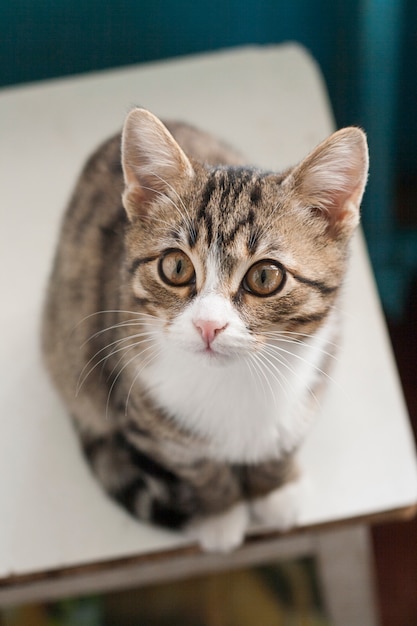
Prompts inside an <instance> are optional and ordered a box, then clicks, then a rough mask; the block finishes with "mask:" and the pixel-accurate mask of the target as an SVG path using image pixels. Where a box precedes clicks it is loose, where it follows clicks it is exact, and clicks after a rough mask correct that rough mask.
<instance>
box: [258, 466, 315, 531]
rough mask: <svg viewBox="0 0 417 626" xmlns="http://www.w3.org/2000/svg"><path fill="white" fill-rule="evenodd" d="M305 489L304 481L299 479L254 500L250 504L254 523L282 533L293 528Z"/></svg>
mask: <svg viewBox="0 0 417 626" xmlns="http://www.w3.org/2000/svg"><path fill="white" fill-rule="evenodd" d="M305 489H306V482H305V479H304V478H300V479H297V480H294V481H291V482H289V483H286V484H285V485H283V486H282V487H279V488H278V489H275V490H274V491H271V492H270V493H268V494H267V495H266V496H263V497H261V498H256V499H255V500H253V501H252V503H251V505H252V506H251V511H252V515H253V518H254V521H255V522H259V523H261V524H262V525H263V526H265V525H266V526H269V527H272V528H274V529H276V530H280V531H282V532H284V531H287V530H290V529H291V528H294V526H296V525H297V520H298V517H299V512H300V504H301V502H302V501H303V494H304V491H305Z"/></svg>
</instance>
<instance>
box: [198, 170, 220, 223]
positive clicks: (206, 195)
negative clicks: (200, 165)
mask: <svg viewBox="0 0 417 626" xmlns="http://www.w3.org/2000/svg"><path fill="white" fill-rule="evenodd" d="M216 187H217V184H216V177H215V172H212V173H211V174H210V176H209V179H208V181H207V183H206V186H205V187H204V189H203V191H202V193H201V202H200V206H199V207H198V212H197V219H198V220H201V219H203V217H204V215H205V212H206V208H207V206H208V204H209V203H210V200H211V197H212V195H213V193H214V191H215V190H216Z"/></svg>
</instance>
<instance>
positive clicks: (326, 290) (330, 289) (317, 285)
mask: <svg viewBox="0 0 417 626" xmlns="http://www.w3.org/2000/svg"><path fill="white" fill-rule="evenodd" d="M292 276H293V278H295V280H297V281H298V282H299V283H303V284H304V285H308V286H309V287H313V288H314V289H317V290H318V291H321V293H322V294H324V295H329V294H331V293H334V292H335V291H337V290H338V289H339V286H340V285H335V286H330V285H326V284H325V283H322V282H321V281H319V280H313V279H311V278H306V277H305V276H300V275H299V274H293V275H292Z"/></svg>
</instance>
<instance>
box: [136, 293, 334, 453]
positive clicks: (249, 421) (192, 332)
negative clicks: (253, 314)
mask: <svg viewBox="0 0 417 626" xmlns="http://www.w3.org/2000/svg"><path fill="white" fill-rule="evenodd" d="M208 311H211V312H212V314H213V315H214V316H215V317H216V319H217V318H218V319H219V320H220V321H221V324H222V325H224V323H227V327H226V328H225V329H224V330H223V331H222V332H221V333H220V334H219V335H218V337H216V339H215V341H214V342H213V344H212V348H213V351H212V352H210V353H207V351H206V346H205V344H204V342H203V341H202V338H201V336H200V333H199V332H198V330H197V329H196V328H195V326H194V324H193V321H192V320H193V318H194V315H196V314H198V315H199V316H202V315H204V314H205V313H207V312H208ZM333 318H334V314H331V316H330V318H329V319H328V320H327V321H326V322H325V323H324V325H323V326H322V327H321V329H319V331H318V332H317V333H316V334H315V336H314V337H313V338H311V339H308V340H307V341H306V342H305V344H293V345H291V344H287V343H283V344H282V346H281V348H282V350H285V351H286V352H290V350H289V345H291V353H292V354H288V353H283V355H282V363H283V364H282V365H281V366H279V367H278V370H272V369H271V368H269V369H268V363H266V364H265V365H264V366H262V368H261V371H258V372H256V371H255V368H256V367H257V365H256V361H251V357H250V356H249V355H250V354H252V353H253V352H254V345H253V339H252V337H251V336H250V334H249V333H248V331H247V329H246V327H245V325H244V324H243V322H242V320H241V319H240V317H239V316H238V314H237V312H236V311H235V310H234V308H233V306H232V304H231V303H230V301H228V300H227V299H226V298H224V297H222V296H220V295H218V294H212V293H209V294H206V293H203V294H200V295H199V296H197V297H196V298H195V299H194V300H193V302H192V303H191V305H190V306H189V307H188V308H187V309H186V310H185V311H184V312H183V313H182V314H181V315H180V316H178V318H177V319H176V320H175V321H174V323H173V324H172V325H171V326H170V327H169V329H168V331H167V333H166V334H164V335H163V336H161V337H160V339H159V342H160V347H161V353H160V355H159V356H158V358H157V359H155V360H154V361H152V363H151V364H150V365H149V366H148V367H146V368H145V369H144V370H143V372H142V374H141V378H142V379H143V381H144V383H145V385H146V386H147V387H148V389H149V391H150V393H151V395H152V397H153V400H154V401H155V403H156V404H157V405H158V406H160V407H161V408H162V409H163V410H164V411H165V412H166V413H167V414H168V415H170V416H172V418H173V419H175V420H176V421H177V422H178V423H179V424H180V425H181V426H182V427H184V428H185V429H186V430H188V431H191V432H193V433H195V434H196V435H197V436H199V437H200V438H203V439H205V440H206V442H207V444H206V454H207V456H208V457H210V458H212V459H215V460H219V461H228V462H232V463H233V462H234V463H256V462H261V461H266V460H268V459H274V458H278V457H279V456H281V455H282V454H283V453H284V452H288V451H292V450H293V449H294V447H296V446H297V445H298V444H299V443H300V441H301V440H302V438H303V437H304V435H305V434H306V431H307V429H308V427H309V423H310V414H309V413H307V412H306V410H305V408H304V403H305V402H306V401H308V400H311V398H310V396H309V393H308V389H309V388H312V387H313V386H314V383H315V381H316V379H317V377H318V376H319V373H318V367H319V364H320V363H321V361H322V358H323V350H325V349H326V348H327V347H328V346H327V343H328V341H329V340H330V339H331V337H332V334H333V330H334V319H333ZM256 358H258V357H255V359H256ZM268 358H269V357H268ZM271 362H272V361H271ZM274 365H276V366H278V364H277V362H274Z"/></svg>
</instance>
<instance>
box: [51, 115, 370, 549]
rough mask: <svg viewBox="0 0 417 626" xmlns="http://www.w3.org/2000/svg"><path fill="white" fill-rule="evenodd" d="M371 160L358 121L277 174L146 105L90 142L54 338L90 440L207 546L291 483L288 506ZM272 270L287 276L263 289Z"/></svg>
mask: <svg viewBox="0 0 417 626" xmlns="http://www.w3.org/2000/svg"><path fill="white" fill-rule="evenodd" d="M167 129H169V130H167ZM169 131H170V132H169ZM180 146H181V147H180ZM366 176H367V151H366V140H365V138H364V135H363V133H362V132H361V131H360V130H358V129H355V128H351V129H344V130H342V131H339V132H338V133H335V134H334V135H332V136H331V137H330V138H329V139H328V140H326V141H325V142H323V143H322V144H321V145H320V146H319V147H318V148H317V149H316V150H315V151H313V153H311V154H310V155H308V156H307V158H306V159H305V160H304V161H302V162H301V163H300V164H299V165H297V166H296V167H294V168H291V169H289V170H288V171H286V172H284V173H282V174H276V173H272V172H265V171H260V170H258V169H256V168H253V167H249V166H247V165H245V164H244V161H243V160H242V158H241V157H240V156H239V155H238V154H237V153H235V152H234V151H233V150H232V149H231V148H229V147H227V146H225V145H223V144H222V143H221V142H219V141H217V140H215V139H214V138H212V137H211V136H209V135H206V134H205V133H203V132H202V131H199V130H196V129H193V128H192V127H190V126H188V125H185V124H178V123H175V124H168V125H167V127H165V126H164V125H163V124H162V123H161V122H160V121H159V120H158V119H157V118H155V117H154V116H153V115H152V114H150V113H149V112H147V111H144V110H141V109H135V110H134V111H132V112H131V114H130V115H129V116H128V118H127V120H126V123H125V127H124V132H123V135H122V141H121V138H120V136H116V137H113V138H111V139H110V140H108V141H107V142H106V143H104V144H103V145H102V146H101V147H100V148H99V149H98V150H97V151H96V152H95V153H94V154H93V155H92V157H91V158H90V159H89V161H88V162H87V164H86V166H85V168H84V170H83V172H82V173H81V176H80V178H79V181H78V183H77V186H76V188H75V191H74V195H73V197H72V199H71V201H70V204H69V207H68V210H67V212H66V214H65V217H64V221H63V226H62V231H61V237H60V241H59V245H58V249H57V253H56V258H55V263H54V267H53V271H52V275H51V279H50V284H49V290H48V294H47V301H46V306H45V314H44V324H43V348H44V354H45V359H46V363H47V366H48V369H49V371H50V374H51V377H52V379H53V381H54V383H55V385H56V386H57V388H58V390H59V391H60V393H61V395H62V397H63V399H64V402H65V404H66V405H67V407H68V410H69V412H70V413H71V415H72V417H73V419H74V423H75V425H76V428H77V431H78V432H79V435H80V439H81V442H82V445H83V448H84V451H85V454H86V458H87V459H88V461H89V463H90V464H91V467H92V469H93V471H94V472H95V474H96V475H97V477H98V478H99V480H100V481H101V482H102V484H103V485H104V487H105V489H106V490H107V491H108V492H109V493H110V495H111V496H112V497H114V498H115V499H116V500H117V501H119V502H120V503H121V504H122V505H123V506H124V507H126V508H127V509H128V510H129V511H130V512H131V513H133V514H134V515H136V516H137V517H139V518H141V519H144V520H150V521H154V522H156V523H160V524H163V525H168V526H171V527H182V528H188V529H190V532H192V533H194V536H196V537H197V539H198V540H199V541H200V543H201V544H202V546H203V547H205V548H207V549H230V548H231V547H235V546H236V545H238V544H239V543H240V542H241V541H242V538H243V535H244V532H245V530H246V526H247V523H248V521H249V518H250V513H251V511H252V512H253V511H255V513H256V515H258V517H259V518H262V514H259V511H262V503H263V502H267V499H268V498H269V500H268V506H267V507H264V509H265V511H266V510H268V511H270V509H271V501H272V500H271V497H270V495H271V494H274V493H275V491H276V490H277V489H278V491H277V493H278V498H275V500H276V501H277V502H278V501H280V502H281V500H282V502H285V504H282V502H281V504H280V505H279V506H281V507H282V506H285V508H286V512H284V513H285V515H284V517H285V518H286V519H287V518H288V503H287V500H283V499H282V498H281V500H280V494H284V490H282V491H279V488H280V487H281V486H282V485H285V484H286V483H288V482H289V481H294V480H295V478H296V475H297V472H296V469H295V465H294V461H293V456H294V452H295V451H296V448H297V446H298V445H299V443H300V441H301V440H302V438H303V437H304V435H305V433H306V431H307V429H308V426H309V424H310V422H311V417H312V415H313V414H314V412H315V410H316V408H317V395H318V391H319V389H321V387H322V386H323V383H324V380H325V372H326V370H327V367H328V361H329V360H330V359H329V354H330V353H332V352H333V341H334V338H335V335H336V332H337V322H338V320H337V307H335V303H336V302H337V298H338V295H339V292H340V287H341V285H342V282H343V277H344V274H345V271H346V264H347V259H348V250H349V240H350V237H351V234H352V232H353V230H354V228H355V227H356V224H357V223H358V216H359V205H360V201H361V197H362V193H363V190H364V186H365V182H366ZM122 198H123V204H122ZM171 253H173V254H174V257H172V258H173V259H174V260H173V261H169V262H167V261H166V260H164V259H166V258H170V257H167V255H169V254H171ZM184 254H185V255H186V257H184V256H183V255H184ZM175 255H176V256H175ZM178 255H180V256H178ZM178 259H179V260H178ZM182 259H184V261H183V260H182ZM187 259H188V261H187ZM190 262H191V264H192V265H191V266H190V264H189V263H190ZM184 263H186V266H187V267H188V268H190V267H191V268H192V269H193V272H191V274H190V276H189V277H188V278H189V280H188V279H187V281H186V282H185V283H184V284H179V285H176V284H175V283H172V282H171V280H177V276H178V277H179V278H178V280H179V281H180V280H181V276H182V275H181V272H182V271H183V268H184V267H185V265H184ZM265 263H266V265H265ZM257 264H259V265H257ZM167 267H168V269H169V268H171V269H169V271H173V272H174V274H173V278H172V279H169V280H167V277H166V274H164V272H166V271H167V270H166V268H167ZM257 267H260V268H261V269H260V270H259V271H258V272H257V270H256V268H257ZM265 267H266V269H264V268H265ZM172 268H173V270H172ZM254 268H255V269H254ZM259 272H261V274H260V273H259ZM268 272H269V273H268ZM260 277H261V278H260ZM270 277H271V278H270ZM269 279H271V281H272V280H274V281H275V280H276V283H271V284H273V285H274V287H273V291H271V292H268V293H267V294H266V295H265V294H263V293H255V292H254V291H253V290H252V289H253V285H255V287H256V288H258V287H259V285H261V287H262V288H263V285H264V284H265V283H264V282H262V281H265V280H269ZM253 281H255V282H253ZM256 281H258V282H256ZM260 281H261V282H260ZM266 284H267V285H268V284H269V283H266ZM250 285H252V287H250ZM275 500H274V502H275ZM251 503H254V505H253V507H252V504H251ZM279 506H278V505H277V507H278V508H279ZM263 521H271V520H263ZM272 521H273V522H275V523H276V524H277V525H278V526H279V525H280V512H279V511H277V512H276V519H274V520H272ZM286 525H288V524H287V522H285V524H284V523H282V524H281V526H282V527H284V526H286Z"/></svg>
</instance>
